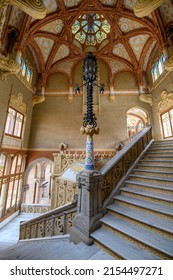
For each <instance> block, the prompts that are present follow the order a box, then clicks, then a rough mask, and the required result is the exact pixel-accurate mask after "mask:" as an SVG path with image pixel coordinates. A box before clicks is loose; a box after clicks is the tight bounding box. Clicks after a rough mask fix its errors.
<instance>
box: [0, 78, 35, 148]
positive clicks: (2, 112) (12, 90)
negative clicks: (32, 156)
mask: <svg viewBox="0 0 173 280" xmlns="http://www.w3.org/2000/svg"><path fill="white" fill-rule="evenodd" d="M19 92H21V93H22V95H23V101H24V102H25V103H26V105H27V116H26V118H25V133H24V138H23V148H27V147H28V140H29V133H30V124H31V116H32V93H31V92H29V90H28V89H27V88H26V87H25V86H24V85H23V84H22V83H21V82H20V81H19V80H18V79H17V78H16V77H15V76H14V75H10V76H8V77H7V79H6V80H5V81H0V139H1V143H2V137H3V132H4V127H5V122H6V116H7V108H8V103H9V99H10V94H14V95H18V93H19ZM13 148H15V147H13Z"/></svg>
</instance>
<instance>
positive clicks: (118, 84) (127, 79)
mask: <svg viewBox="0 0 173 280" xmlns="http://www.w3.org/2000/svg"><path fill="white" fill-rule="evenodd" d="M114 88H115V89H116V88H117V89H124V90H126V89H129V90H130V89H138V85H137V81H136V78H135V76H134V75H133V74H132V73H128V72H121V73H119V74H117V75H116V76H115V79H114Z"/></svg>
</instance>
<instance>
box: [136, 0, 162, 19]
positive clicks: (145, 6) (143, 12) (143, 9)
mask: <svg viewBox="0 0 173 280" xmlns="http://www.w3.org/2000/svg"><path fill="white" fill-rule="evenodd" d="M163 2H164V0H137V2H136V4H135V6H134V13H135V15H136V16H137V17H145V16H148V15H149V14H150V13H151V12H153V11H154V10H155V9H156V8H158V7H159V6H161V5H162V4H163Z"/></svg>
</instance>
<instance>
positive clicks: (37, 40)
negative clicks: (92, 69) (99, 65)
mask: <svg viewBox="0 0 173 280" xmlns="http://www.w3.org/2000/svg"><path fill="white" fill-rule="evenodd" d="M43 2H44V5H45V6H46V10H47V15H46V17H45V18H44V19H41V20H35V19H32V18H31V17H29V16H28V18H27V20H26V19H25V20H24V18H25V17H24V13H23V12H21V11H20V10H18V9H17V8H15V7H13V8H11V16H10V19H9V22H8V25H10V26H14V27H15V28H16V29H18V30H19V32H20V30H22V31H21V32H23V36H20V41H19V45H20V49H23V50H26V49H29V50H30V51H31V53H32V54H33V57H37V59H38V60H39V63H37V64H38V65H39V69H37V71H38V72H39V71H40V69H42V70H41V71H44V73H46V74H47V75H50V74H51V73H55V72H57V71H62V72H64V73H66V75H68V76H69V77H70V75H71V71H72V69H73V65H74V64H76V63H77V62H78V61H81V60H83V57H84V56H85V55H86V53H87V52H88V51H92V52H93V53H94V54H95V55H96V56H97V58H98V59H101V60H103V61H104V62H105V63H106V64H107V66H108V67H109V68H110V73H112V75H114V74H116V73H117V72H120V71H131V72H133V73H139V71H141V73H142V71H147V67H148V62H149V61H150V56H151V55H152V54H153V51H154V50H155V49H156V46H158V47H159V48H160V49H161V48H162V47H163V46H164V45H165V43H166V42H165V37H164V36H163V32H162V31H160V30H161V29H162V30H163V28H164V26H162V27H161V28H158V26H159V25H160V23H161V20H160V18H159V17H160V16H161V17H162V21H163V23H164V24H165V26H166V25H167V24H168V23H169V22H170V21H171V20H172V18H173V5H172V4H171V0H167V1H165V2H164V4H163V5H162V6H161V7H160V8H159V9H160V14H161V15H160V14H159V13H158V12H155V11H154V12H153V13H152V14H151V15H149V16H147V17H145V18H137V17H136V16H135V15H134V12H133V7H134V4H135V2H136V0H95V1H88V0H60V1H56V0H43ZM21 22H23V25H22V28H21ZM68 65H69V66H70V67H68Z"/></svg>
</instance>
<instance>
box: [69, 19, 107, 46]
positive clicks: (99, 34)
mask: <svg viewBox="0 0 173 280" xmlns="http://www.w3.org/2000/svg"><path fill="white" fill-rule="evenodd" d="M72 33H73V34H74V37H75V39H76V40H78V41H79V42H80V43H81V44H84V43H85V44H86V45H87V46H95V45H97V44H101V43H102V42H103V41H104V40H105V39H106V38H107V36H108V34H109V33H110V24H109V23H108V22H107V20H106V19H105V18H104V17H103V15H99V14H85V15H81V16H79V17H78V19H77V20H76V21H75V23H74V24H73V25H72Z"/></svg>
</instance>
